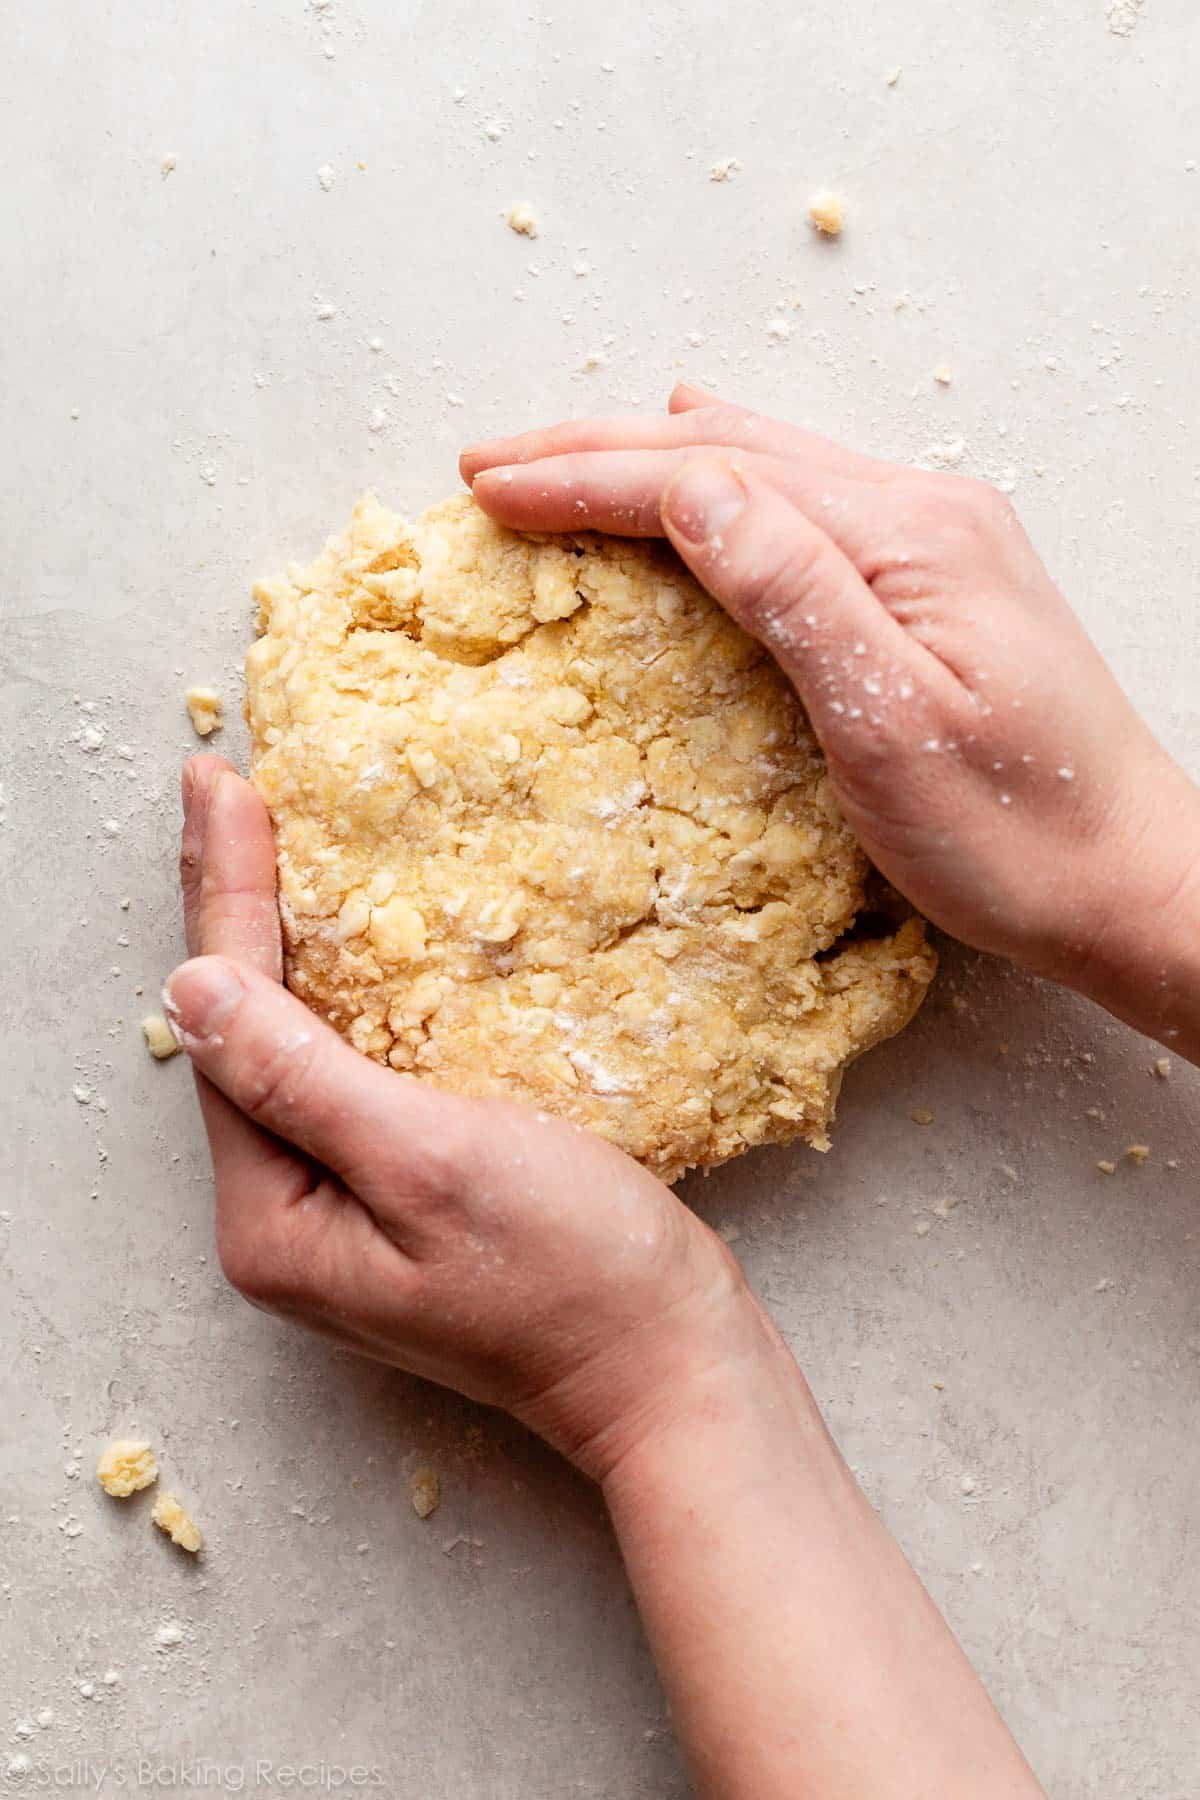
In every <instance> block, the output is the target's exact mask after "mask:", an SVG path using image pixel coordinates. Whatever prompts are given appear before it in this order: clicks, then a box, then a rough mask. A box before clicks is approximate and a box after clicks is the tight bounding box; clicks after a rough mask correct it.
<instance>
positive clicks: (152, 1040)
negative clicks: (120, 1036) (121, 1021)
mask: <svg viewBox="0 0 1200 1800" xmlns="http://www.w3.org/2000/svg"><path fill="white" fill-rule="evenodd" d="M142 1036H143V1037H144V1038H145V1040H146V1048H147V1050H148V1051H149V1052H150V1054H151V1056H152V1057H153V1058H154V1060H155V1061H156V1062H166V1060H167V1058H168V1057H169V1056H174V1055H175V1053H176V1052H177V1051H178V1049H179V1039H178V1038H177V1037H176V1036H175V1033H174V1032H173V1031H172V1030H171V1027H170V1026H169V1025H168V1024H167V1021H166V1020H165V1019H164V1018H163V1015H162V1014H161V1013H151V1014H150V1016H149V1017H148V1018H145V1019H143V1020H142Z"/></svg>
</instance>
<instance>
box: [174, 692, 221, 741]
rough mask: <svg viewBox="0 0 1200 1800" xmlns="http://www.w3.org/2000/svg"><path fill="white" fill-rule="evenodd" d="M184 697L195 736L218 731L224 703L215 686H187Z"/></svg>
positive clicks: (207, 735)
mask: <svg viewBox="0 0 1200 1800" xmlns="http://www.w3.org/2000/svg"><path fill="white" fill-rule="evenodd" d="M184 698H185V700H186V702H187V709H188V717H189V718H190V719H191V721H192V726H193V729H194V730H195V733H196V736H197V737H211V735H212V733H213V732H214V731H220V729H221V723H222V720H221V715H222V713H223V712H224V710H225V704H224V702H223V700H222V699H221V696H220V694H218V692H217V690H216V688H210V687H193V688H189V689H188V691H187V693H186V695H185V696H184Z"/></svg>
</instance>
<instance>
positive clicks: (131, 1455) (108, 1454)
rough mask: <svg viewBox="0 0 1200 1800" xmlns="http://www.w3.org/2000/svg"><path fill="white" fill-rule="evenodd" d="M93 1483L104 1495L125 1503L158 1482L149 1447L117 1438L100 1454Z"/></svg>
mask: <svg viewBox="0 0 1200 1800" xmlns="http://www.w3.org/2000/svg"><path fill="white" fill-rule="evenodd" d="M96 1480H97V1481H98V1482H99V1483H100V1486H101V1487H102V1488H103V1489H104V1491H105V1493H106V1494H112V1496H113V1497H114V1499H117V1500H127V1499H128V1498H129V1496H130V1494H136V1493H137V1492H138V1491H139V1489H141V1488H148V1487H150V1486H151V1485H152V1484H153V1483H154V1482H156V1481H157V1480H158V1462H157V1460H156V1458H155V1455H154V1452H153V1450H152V1449H151V1448H150V1446H149V1444H144V1443H141V1442H140V1441H139V1440H137V1439H136V1438H117V1439H116V1440H115V1441H114V1442H113V1443H111V1444H110V1445H109V1446H108V1449H107V1450H103V1451H101V1453H100V1460H99V1461H98V1462H97V1464H96Z"/></svg>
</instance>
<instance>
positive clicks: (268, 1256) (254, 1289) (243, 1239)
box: [217, 1220, 308, 1312]
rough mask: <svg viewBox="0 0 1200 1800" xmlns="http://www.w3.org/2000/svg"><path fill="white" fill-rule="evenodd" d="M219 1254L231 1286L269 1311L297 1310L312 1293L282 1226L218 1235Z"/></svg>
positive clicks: (258, 1225) (263, 1225)
mask: <svg viewBox="0 0 1200 1800" xmlns="http://www.w3.org/2000/svg"><path fill="white" fill-rule="evenodd" d="M217 1255H218V1257H219V1260H220V1264H221V1269H222V1271H223V1273H224V1275H225V1279H226V1281H228V1283H229V1285H230V1287H232V1288H235V1289H236V1290H237V1292H238V1293H239V1294H240V1295H241V1296H242V1298H243V1299H244V1300H249V1301H250V1303H251V1305H253V1306H259V1307H261V1308H262V1309H263V1310H264V1311H266V1312H288V1311H291V1310H294V1309H295V1308H296V1307H297V1306H298V1305H299V1304H300V1303H301V1301H302V1300H303V1299H304V1298H305V1296H306V1295H307V1293H308V1283H307V1281H306V1280H305V1278H304V1273H303V1268H302V1266H301V1264H300V1262H299V1260H298V1258H297V1256H296V1246H295V1244H294V1243H293V1242H292V1241H291V1236H290V1234H289V1233H288V1232H287V1231H285V1230H282V1229H281V1228H280V1227H279V1225H278V1224H276V1225H274V1226H271V1225H268V1224H266V1223H264V1222H263V1221H262V1220H258V1221H256V1222H255V1224H254V1225H253V1227H251V1228H249V1229H248V1228H247V1227H245V1226H244V1225H243V1226H241V1227H240V1228H239V1229H237V1230H231V1231H225V1232H220V1233H218V1237H217Z"/></svg>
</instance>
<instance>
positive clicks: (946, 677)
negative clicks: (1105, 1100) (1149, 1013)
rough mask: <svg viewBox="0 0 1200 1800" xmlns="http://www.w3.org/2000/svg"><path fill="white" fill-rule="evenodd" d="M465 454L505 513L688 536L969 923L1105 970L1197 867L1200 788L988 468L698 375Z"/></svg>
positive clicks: (1052, 965)
mask: <svg viewBox="0 0 1200 1800" xmlns="http://www.w3.org/2000/svg"><path fill="white" fill-rule="evenodd" d="M462 470H463V474H464V476H465V477H466V479H467V480H468V481H469V482H470V483H471V486H472V490H473V492H474V495H475V498H476V500H477V501H478V502H479V504H480V506H482V507H483V508H484V510H485V511H486V512H488V513H490V514H491V515H492V516H493V517H494V518H496V519H498V520H500V521H501V522H502V523H504V524H506V525H511V526H515V527H517V528H520V529H525V530H536V531H578V530H580V529H584V528H591V529H594V530H598V531H610V532H619V533H621V534H622V535H627V536H628V535H638V536H648V535H659V534H664V535H665V536H666V537H668V538H669V539H670V541H671V543H672V544H673V545H674V546H675V548H676V550H677V551H678V552H679V554H680V556H681V557H682V558H683V560H684V562H686V563H687V564H688V566H689V567H690V568H691V570H692V571H693V573H694V574H695V575H696V576H697V578H698V579H699V580H700V581H701V582H702V583H703V585H704V586H705V587H706V588H707V589H708V591H709V592H710V593H711V594H712V595H713V596H714V597H715V598H716V599H717V600H718V601H719V602H720V603H721V605H722V606H723V607H725V609H726V610H727V611H728V612H729V613H731V614H732V615H733V617H734V618H735V619H737V620H738V622H739V623H740V624H741V625H742V626H743V627H744V628H745V630H747V631H748V632H749V633H750V634H751V635H752V636H754V637H756V638H758V639H760V640H761V641H762V643H763V644H765V645H766V646H767V648H768V649H769V650H770V651H771V652H772V654H773V655H774V656H775V658H776V659H777V661H778V662H779V664H780V666H781V667H782V668H783V669H784V671H785V672H786V673H787V674H788V675H789V676H790V677H791V678H792V680H793V681H794V683H795V685H796V687H797V689H798V691H799V694H800V697H801V699H802V700H803V701H804V704H805V706H806V708H807V710H808V713H809V716H810V718H811V720H812V723H813V727H814V729H815V731H816V733H817V735H818V737H819V738H820V740H821V744H822V747H823V748H824V751H825V754H826V756H827V757H828V759H829V767H830V773H831V776H832V779H833V782H834V784H835V787H836V790H837V794H838V799H839V801H840V803H841V806H842V809H843V812H844V813H845V815H846V818H847V820H848V822H849V824H850V826H851V828H852V829H853V830H854V832H855V834H856V836H857V837H858V838H859V841H860V842H861V843H862V845H863V847H864V849H865V850H866V851H867V853H868V855H869V856H870V857H871V859H872V861H874V862H875V863H876V864H877V865H878V867H879V868H880V869H882V870H883V872H884V874H886V875H887V876H888V878H889V879H890V880H891V881H892V882H894V884H895V885H896V886H897V887H898V888H899V889H900V890H901V891H902V892H903V893H904V894H905V895H907V897H908V898H909V899H910V900H911V901H912V902H913V903H914V904H915V905H916V906H918V907H920V908H921V910H922V911H924V912H925V913H927V914H928V915H929V917H930V918H931V919H932V920H933V921H934V922H935V923H936V924H938V925H940V926H942V927H943V928H944V929H945V930H947V931H949V932H951V933H952V934H953V935H954V936H955V937H958V938H961V939H963V940H965V941H966V942H967V943H969V944H972V945H974V946H975V947H976V948H978V949H982V950H988V951H993V952H996V953H999V954H1002V955H1006V956H1008V957H1011V958H1012V959H1013V960H1015V961H1018V962H1020V963H1023V964H1025V965H1026V966H1027V967H1029V968H1032V969H1034V970H1036V971H1037V972H1038V973H1041V974H1046V975H1050V976H1053V977H1054V978H1056V979H1058V980H1061V981H1065V982H1067V983H1069V984H1070V985H1073V986H1078V987H1084V988H1086V987H1087V986H1088V984H1089V973H1090V969H1091V965H1092V964H1093V963H1094V962H1095V961H1097V960H1098V959H1103V958H1104V957H1105V956H1110V957H1112V956H1116V955H1118V953H1119V952H1118V946H1119V944H1120V940H1121V934H1122V932H1123V930H1124V929H1125V925H1126V920H1127V915H1128V913H1129V911H1130V909H1131V908H1132V909H1134V910H1135V911H1137V912H1138V913H1139V914H1140V915H1141V916H1149V917H1154V916H1155V915H1156V914H1157V913H1160V912H1161V910H1162V908H1163V907H1164V906H1167V905H1168V904H1169V903H1170V902H1171V900H1173V898H1174V895H1175V892H1176V890H1177V888H1178V887H1179V886H1180V885H1181V883H1183V882H1185V881H1186V880H1188V879H1190V877H1189V875H1188V870H1189V868H1190V864H1191V860H1192V855H1193V854H1194V849H1195V846H1196V844H1197V843H1198V842H1200V795H1197V792H1196V790H1195V788H1194V787H1192V785H1191V783H1190V782H1189V781H1188V780H1187V778H1186V777H1185V776H1184V774H1183V772H1182V770H1181V769H1180V768H1179V767H1178V766H1177V765H1176V764H1174V763H1173V762H1172V761H1171V760H1170V758H1169V757H1168V756H1167V754H1166V752H1165V751H1164V750H1163V749H1162V748H1161V747H1160V746H1159V745H1158V744H1157V743H1156V741H1155V739H1154V738H1153V736H1152V735H1151V733H1150V731H1149V730H1148V728H1147V727H1146V725H1145V724H1144V723H1143V722H1142V720H1141V719H1140V718H1139V716H1138V715H1137V713H1136V712H1135V711H1134V709H1133V707H1132V706H1131V705H1130V703H1129V701H1128V700H1127V699H1126V697H1125V695H1124V694H1123V693H1122V691H1121V689H1120V687H1119V686H1118V685H1117V683H1116V681H1115V680H1114V678H1113V676H1112V674H1111V673H1110V671H1109V669H1108V668H1107V666H1106V664H1105V663H1104V661H1103V660H1102V658H1101V657H1100V655H1099V653H1098V651H1097V650H1096V649H1095V648H1094V646H1093V645H1092V644H1091V642H1090V641H1089V639H1088V637H1087V636H1086V634H1085V632H1084V630H1083V628H1082V626H1081V625H1080V624H1079V622H1078V620H1077V619H1076V618H1075V616H1074V614H1073V613H1072V612H1071V610H1070V608H1069V607H1068V605H1067V603H1066V601H1065V600H1064V599H1063V597H1062V595H1061V594H1060V593H1059V592H1058V590H1057V588H1056V587H1055V586H1054V584H1053V582H1052V581H1051V579H1050V577H1049V575H1048V574H1047V573H1046V570H1045V569H1044V568H1043V566H1042V564H1041V562H1040V561H1039V559H1038V557H1037V555H1036V553H1035V551H1034V550H1033V547H1032V545H1031V544H1030V542H1029V539H1028V538H1027V536H1026V535H1025V532H1024V531H1023V530H1022V528H1021V525H1020V523H1019V521H1018V519H1017V517H1016V514H1015V513H1014V511H1013V509H1012V507H1011V505H1010V504H1009V502H1008V501H1007V500H1006V499H1004V498H1003V497H1002V496H1001V495H1000V494H999V493H997V492H995V491H994V490H993V489H992V488H989V487H987V486H985V485H984V484H983V483H982V482H978V481H973V480H968V479H966V478H964V477H961V476H957V475H943V474H926V473H922V472H920V471H918V470H915V469H908V468H902V467H897V466H895V465H893V464H889V463H884V462H877V461H874V460H873V459H871V458H869V457H866V456H861V455H858V454H857V453H855V452H852V451H849V450H843V449H841V448H840V447H838V446H837V445H835V444H832V443H829V442H827V441H826V440H824V439H822V438H819V437H815V436H813V435H812V434H811V433H809V432H806V431H801V430H798V429H796V428H795V427H793V426H790V425H785V424H781V423H779V422H778V421H776V420H773V419H767V418H763V417H760V416H759V415H756V414H754V413H751V412H747V411H745V410H744V409H742V408H741V407H737V406H732V405H727V404H723V403H720V402H717V401H715V400H713V398H712V397H711V396H709V395H707V394H703V393H701V392H700V391H699V390H696V389H688V388H682V389H677V390H676V392H675V393H674V394H673V395H672V397H671V410H670V415H669V416H667V417H665V418H660V419H656V420H651V419H641V418H637V419H590V420H583V421H580V422H578V423H574V424H567V425H560V426H555V427H552V428H550V429H548V430H544V431H534V432H530V433H527V434H526V435H525V436H523V437H518V438H512V439H508V440H501V441H498V442H495V443H491V444H484V445H479V446H477V447H475V448H473V449H471V450H468V451H467V452H465V454H464V456H463V458H462ZM1184 820H1186V821H1189V822H1190V830H1189V829H1188V828H1187V827H1185V826H1184V825H1183V821H1184ZM1189 837H1190V842H1191V850H1190V851H1188V853H1187V854H1186V855H1185V854H1184V851H1185V850H1187V845H1188V839H1189ZM1114 877H1116V879H1114Z"/></svg>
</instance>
